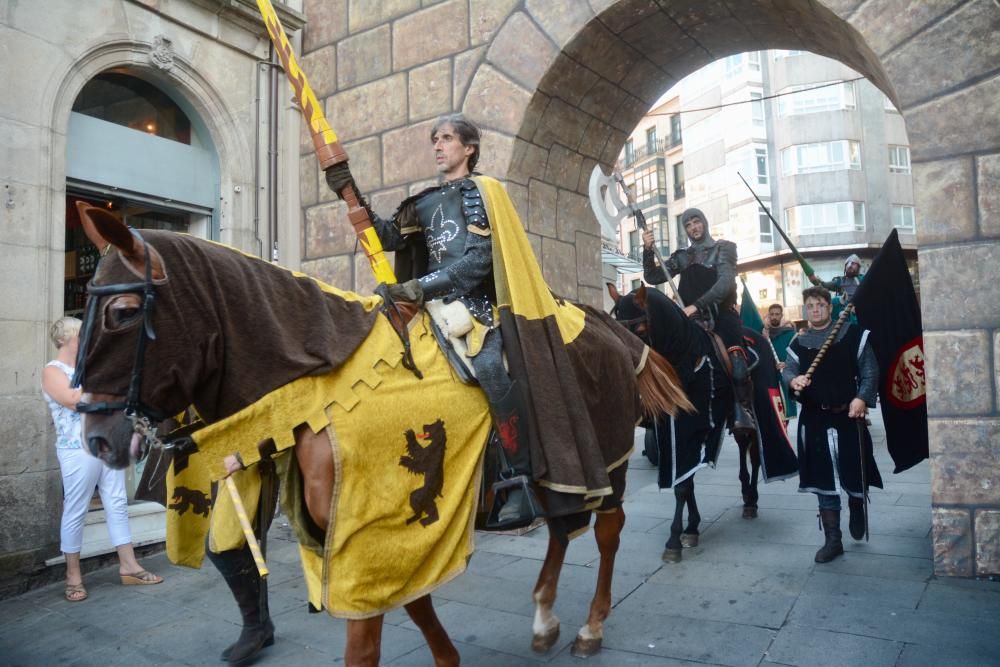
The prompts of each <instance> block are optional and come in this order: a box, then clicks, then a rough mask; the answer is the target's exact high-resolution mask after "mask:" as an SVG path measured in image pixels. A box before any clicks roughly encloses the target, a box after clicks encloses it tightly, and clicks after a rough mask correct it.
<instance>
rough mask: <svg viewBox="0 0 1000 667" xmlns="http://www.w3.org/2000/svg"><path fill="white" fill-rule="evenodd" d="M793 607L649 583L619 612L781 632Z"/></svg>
mask: <svg viewBox="0 0 1000 667" xmlns="http://www.w3.org/2000/svg"><path fill="white" fill-rule="evenodd" d="M680 564H681V565H682V564H683V562H682V563H680ZM793 604H795V594H787V593H763V592H759V591H733V590H725V591H723V590H717V589H711V588H703V587H695V586H685V585H680V584H676V583H674V584H672V585H670V586H663V585H657V584H655V583H653V582H649V583H647V584H646V585H645V586H643V587H641V588H639V589H638V590H637V591H635V592H634V593H632V595H630V596H628V598H627V599H626V600H625V601H624V602H622V603H621V604H620V605H618V606H617V607H616V612H630V613H633V614H658V615H664V616H684V617H685V618H693V619H699V620H708V621H722V622H725V623H740V624H744V625H753V626H758V627H765V628H773V629H778V628H780V627H781V626H782V624H783V623H784V622H785V617H786V616H787V615H788V612H789V611H790V610H791V608H792V605H793ZM915 605H916V600H914V606H915Z"/></svg>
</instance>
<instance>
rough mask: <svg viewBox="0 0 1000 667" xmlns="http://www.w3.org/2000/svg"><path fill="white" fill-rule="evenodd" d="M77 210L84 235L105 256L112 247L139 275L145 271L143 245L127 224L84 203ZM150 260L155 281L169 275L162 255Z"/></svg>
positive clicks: (154, 254) (79, 202)
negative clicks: (111, 246)
mask: <svg viewBox="0 0 1000 667" xmlns="http://www.w3.org/2000/svg"><path fill="white" fill-rule="evenodd" d="M76 210H77V211H78V212H79V213H80V224H82V225H83V231H84V233H85V234H86V235H87V238H88V239H90V241H91V243H93V244H94V245H96V246H97V247H98V249H99V250H101V252H102V254H103V252H104V249H105V248H107V247H108V246H109V245H113V246H114V247H115V248H117V249H118V251H119V252H120V253H121V255H122V259H124V260H125V261H126V262H128V263H129V264H131V265H132V267H133V268H135V270H136V271H138V272H139V273H140V274H141V273H143V272H144V271H145V269H146V259H145V253H144V252H143V245H144V243H143V241H142V239H140V238H137V237H136V236H135V235H134V234H133V233H132V232H131V231H129V228H128V227H127V226H126V225H125V223H124V222H122V221H121V220H119V219H118V218H117V217H116V216H114V215H113V214H112V213H111V212H109V211H106V210H105V209H103V208H101V207H100V206H94V205H93V204H88V203H87V202H85V201H78V202H76ZM150 257H152V258H153V272H152V273H153V278H154V279H161V278H163V277H164V276H165V275H166V274H165V272H164V271H163V261H162V260H161V259H160V256H159V254H158V253H155V252H151V253H150Z"/></svg>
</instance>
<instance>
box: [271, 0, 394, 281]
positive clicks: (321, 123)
mask: <svg viewBox="0 0 1000 667" xmlns="http://www.w3.org/2000/svg"><path fill="white" fill-rule="evenodd" d="M257 8H258V9H260V14H261V16H262V17H263V19H264V26H265V27H267V34H268V35H269V36H270V37H271V43H272V44H274V49H275V51H277V53H278V57H279V58H280V59H281V64H282V65H283V66H284V68H285V75H286V76H287V77H288V81H289V83H291V84H292V90H293V91H294V92H295V101H296V103H297V104H298V105H299V108H300V109H302V115H303V117H305V120H306V123H307V124H308V125H309V133H310V134H311V135H312V141H313V147H314V148H315V149H316V157H317V158H318V159H319V166H320V169H322V170H324V171H325V170H327V169H329V168H330V167H332V166H333V165H335V164H339V163H341V162H347V152H346V151H345V150H344V148H343V147H342V146H341V145H340V142H339V141H338V140H337V135H336V133H335V132H334V131H333V129H332V128H331V127H330V124H329V123H327V121H326V116H324V115H323V106H322V105H321V104H320V103H319V100H317V99H316V94H315V93H314V92H313V89H312V88H311V87H310V86H309V80H308V79H306V75H305V72H303V71H302V69H301V68H300V67H299V64H298V61H296V59H295V52H294V51H292V45H291V44H290V43H289V41H288V36H287V35H286V34H285V29H284V28H282V27H281V21H279V20H278V15H277V13H275V11H274V7H273V6H272V5H271V2H270V0H257ZM339 194H340V196H341V198H342V199H343V200H344V201H345V202H347V219H348V220H349V221H350V222H351V225H352V226H353V227H354V233H355V234H356V235H357V237H358V241H359V243H360V244H361V247H362V249H363V250H364V252H365V256H366V257H367V258H368V262H369V264H371V267H372V272H373V273H374V274H375V279H376V280H377V281H378V282H380V283H395V282H396V275H395V274H394V273H393V272H392V267H391V266H390V265H389V262H388V260H387V259H386V257H385V253H384V252H383V251H382V243H381V242H380V241H379V239H378V234H376V232H375V228H374V227H372V221H371V218H370V217H369V216H368V211H367V210H366V209H365V207H364V206H362V205H361V202H360V201H359V200H358V196H357V195H356V193H355V192H354V188H353V187H351V186H350V185H347V186H345V188H344V189H343V191H341V192H340V193H339Z"/></svg>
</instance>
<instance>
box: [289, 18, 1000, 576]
mask: <svg viewBox="0 0 1000 667" xmlns="http://www.w3.org/2000/svg"><path fill="white" fill-rule="evenodd" d="M421 4H426V3H420V2H417V0H409V1H403V0H401V1H400V2H396V3H392V4H391V5H390V4H388V3H384V4H382V5H380V6H379V8H378V9H377V10H374V11H373V12H369V13H366V14H362V13H361V12H360V9H361V3H354V2H350V3H348V2H347V1H346V0H345V1H344V2H340V3H328V2H320V0H306V1H305V13H306V16H307V18H308V19H309V20H310V25H316V26H317V28H316V30H315V32H313V31H312V28H311V27H310V28H307V31H306V35H305V45H306V49H308V50H310V51H312V53H309V54H308V55H307V56H306V57H307V59H308V58H311V59H313V62H314V64H315V66H316V67H317V68H319V69H320V70H321V71H322V72H323V76H324V81H323V84H324V85H325V86H326V89H327V90H328V91H330V93H331V94H330V96H329V98H328V100H327V110H328V111H329V112H331V116H332V117H333V118H339V119H341V122H342V123H343V126H340V125H339V124H338V128H337V129H338V132H344V127H347V131H346V134H345V135H343V137H342V138H343V139H345V140H346V141H347V142H348V143H347V145H346V146H347V148H348V150H349V152H351V154H352V157H354V160H353V161H352V164H355V165H357V166H358V167H361V169H358V170H357V172H356V173H364V172H367V173H368V174H371V176H369V177H368V178H365V177H362V178H361V185H362V186H364V187H367V188H369V189H371V190H372V191H373V197H372V200H373V204H374V205H375V207H376V209H377V210H383V211H385V210H386V208H387V206H388V205H390V202H398V201H399V200H400V199H401V198H402V196H403V195H405V193H406V192H408V191H410V189H411V188H413V187H416V186H417V185H419V184H420V182H422V181H423V180H425V179H429V178H432V177H433V165H431V164H430V163H429V161H425V160H422V159H421V158H420V157H415V156H419V155H420V154H421V152H420V151H419V149H418V150H416V151H415V150H414V149H415V148H417V147H418V146H419V145H420V144H422V143H423V142H424V141H426V131H427V127H428V126H429V123H430V122H431V119H432V118H433V117H434V116H435V115H437V114H439V113H442V112H446V111H450V110H462V111H464V112H466V113H467V114H468V115H469V116H470V117H472V118H474V119H476V120H478V121H479V122H480V124H481V125H482V126H483V127H484V129H485V132H484V139H483V153H484V159H483V169H484V171H487V172H489V173H493V174H495V175H497V176H500V177H502V178H504V179H505V180H506V181H507V185H508V189H509V190H510V192H511V195H512V198H513V199H514V202H515V204H516V205H517V207H518V209H519V211H520V213H521V215H522V218H523V220H524V222H525V225H526V227H527V229H528V232H529V236H530V238H531V240H532V243H533V245H534V249H535V251H536V254H537V255H538V257H539V259H540V261H541V263H542V266H543V270H544V271H545V274H546V277H547V279H548V281H549V282H550V284H551V286H552V287H553V289H554V290H555V291H557V292H559V293H561V294H565V295H567V296H570V297H575V298H577V299H579V300H580V301H584V302H588V303H592V304H594V305H600V303H601V301H600V298H601V296H600V290H599V286H600V260H599V236H598V232H597V227H596V222H595V221H594V220H593V218H592V214H591V213H590V211H589V208H588V206H587V202H586V198H585V192H586V189H585V185H586V179H587V177H588V176H589V173H590V170H591V168H592V166H593V165H594V164H595V163H598V162H601V163H603V164H605V165H607V164H609V163H611V162H612V161H613V160H614V159H615V157H616V156H617V154H618V152H619V150H620V149H621V146H622V144H623V143H624V140H625V137H626V134H627V133H628V132H629V131H631V129H632V128H633V127H634V126H635V124H636V122H637V121H638V119H639V118H641V116H642V114H643V113H644V112H645V111H646V110H647V109H648V108H649V106H650V104H651V103H652V102H653V101H654V100H655V99H656V97H657V96H658V95H659V94H660V93H661V92H663V91H664V90H666V89H667V88H668V87H669V85H670V84H671V83H673V82H674V81H676V80H678V79H680V78H681V77H683V76H684V75H686V74H688V73H690V72H693V71H695V70H696V69H698V68H699V67H701V66H702V65H704V64H707V63H708V62H711V61H712V60H715V59H718V58H720V57H722V56H725V55H728V54H731V53H736V52H741V51H746V50H758V49H766V48H794V49H805V50H809V51H813V52H816V53H819V54H821V55H825V56H828V57H831V58H835V59H837V60H840V61H841V62H844V63H846V64H847V65H849V66H851V67H852V68H854V69H855V70H857V71H859V72H861V73H862V74H864V75H865V76H867V77H868V78H869V79H871V80H872V81H873V82H874V83H875V84H876V85H877V86H878V87H880V88H881V89H882V90H883V91H884V92H885V93H886V94H887V95H889V97H890V98H892V99H893V101H894V102H896V105H897V107H898V108H899V109H900V110H901V111H902V113H903V116H904V118H905V121H906V126H907V133H908V136H909V138H910V143H911V155H912V161H913V178H914V192H915V193H916V196H917V208H918V215H919V217H920V220H921V228H920V229H919V242H920V245H921V249H920V262H921V289H922V297H923V303H922V308H923V316H924V327H925V349H926V352H927V357H928V364H929V370H928V375H929V377H930V378H931V380H930V388H929V395H928V405H929V410H930V414H931V423H930V430H931V475H932V492H933V513H934V518H933V521H934V545H935V568H936V571H937V572H938V573H941V574H951V575H959V576H973V575H986V574H996V573H1000V549H998V548H997V546H996V545H997V544H1000V509H998V508H1000V493H998V491H997V489H998V488H1000V464H998V463H997V455H996V445H995V443H997V442H1000V386H998V385H1000V362H998V361H997V360H998V359H1000V334H998V333H997V330H998V329H1000V308H998V307H997V306H996V305H995V304H996V303H998V302H1000V188H998V186H997V177H998V175H1000V123H998V122H997V119H996V113H995V111H994V109H996V108H997V106H998V103H1000V70H998V69H997V67H996V64H995V63H996V62H998V61H1000V42H998V41H997V40H996V39H995V34H996V33H997V32H998V28H1000V7H998V6H997V4H996V3H995V2H994V1H993V0H942V1H941V2H936V3H908V2H901V1H900V0H811V1H810V2H805V1H803V0H746V1H743V0H739V1H736V0H697V1H696V0H590V1H589V2H582V1H579V0H490V1H483V0H471V1H468V0H446V1H445V2H439V3H435V4H432V5H430V6H426V7H422V6H421ZM332 57H335V59H336V68H335V71H334V70H333V69H331V68H330V67H329V66H328V64H327V63H329V62H330V59H331V58H332ZM306 69H307V71H311V69H310V67H309V64H308V62H307V64H306ZM366 99H378V100H379V103H378V104H377V105H373V104H367V105H366V104H365V103H364V101H365V100H366ZM449 100H450V104H448V101H449ZM306 152H307V149H305V148H304V149H303V153H306ZM355 156H360V160H359V159H358V157H355ZM303 160H304V162H303V166H304V168H306V169H311V170H313V173H315V167H314V166H306V165H313V164H314V160H313V158H312V156H311V155H309V156H306V157H304V158H303ZM359 162H360V164H359ZM313 185H314V184H313ZM320 185H321V186H322V182H320ZM322 190H323V188H322V187H320V188H319V192H317V191H316V190H313V191H311V192H308V194H309V195H310V196H306V195H307V191H306V190H305V189H304V190H303V194H304V201H303V205H304V206H306V207H308V210H307V212H306V232H305V239H306V247H307V253H309V252H313V250H311V249H317V250H322V249H323V246H322V245H321V244H319V243H314V242H313V241H312V240H311V237H312V236H313V235H318V233H317V232H316V231H310V230H318V229H320V228H321V227H322V226H324V225H325V224H326V223H329V224H330V225H334V224H336V223H334V222H333V220H334V219H335V218H337V217H340V216H342V212H341V211H340V210H339V208H338V204H337V203H335V202H333V201H332V197H330V196H329V195H324V194H323V192H322ZM380 207H381V208H380ZM390 210H391V209H390ZM326 247H327V248H329V250H330V251H331V252H329V253H328V254H331V255H344V256H345V257H344V261H342V262H341V264H343V265H344V266H345V268H348V267H349V261H348V259H347V257H348V253H349V252H350V243H349V242H345V243H338V244H333V245H328V246H326ZM312 256H313V257H315V256H316V254H313V255H312ZM350 266H353V265H350ZM349 271H351V269H349ZM352 272H353V275H354V276H355V281H354V283H355V285H358V286H359V287H360V288H362V289H363V288H365V287H367V286H368V283H369V282H370V281H369V280H367V279H365V278H363V277H361V276H360V275H359V272H358V271H357V270H356V269H355V270H353V271H352ZM361 273H362V274H363V273H364V272H363V271H362V272H361ZM349 275H351V273H348V276H349ZM956 285H962V286H969V285H976V286H978V288H977V289H963V290H961V292H960V293H957V294H956V290H955V289H954V288H955V286H956Z"/></svg>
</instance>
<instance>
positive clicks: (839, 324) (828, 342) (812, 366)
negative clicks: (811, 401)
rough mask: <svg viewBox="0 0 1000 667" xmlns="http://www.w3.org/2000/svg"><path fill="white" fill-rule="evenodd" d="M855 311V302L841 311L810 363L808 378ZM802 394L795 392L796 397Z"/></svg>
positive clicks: (806, 375) (806, 373) (809, 378)
mask: <svg viewBox="0 0 1000 667" xmlns="http://www.w3.org/2000/svg"><path fill="white" fill-rule="evenodd" d="M853 312H854V304H853V303H849V304H847V307H846V308H844V310H842V311H841V313H840V317H838V318H837V323H836V324H834V325H833V328H832V329H830V334H829V335H828V336H827V337H826V340H825V341H823V344H822V345H820V346H819V352H817V353H816V358H815V359H813V362H812V363H811V364H809V369H808V370H807V371H806V372H805V377H806V379H807V380H811V379H812V376H813V373H815V372H816V367H817V366H819V362H821V361H823V357H825V356H826V351H827V350H829V349H830V346H831V345H833V341H835V340H836V339H837V334H838V333H839V332H840V328H841V327H842V326H844V322H846V321H847V318H848V317H850V316H851V313H853ZM801 395H802V391H801V390H798V391H796V392H795V396H796V397H798V396H801Z"/></svg>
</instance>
